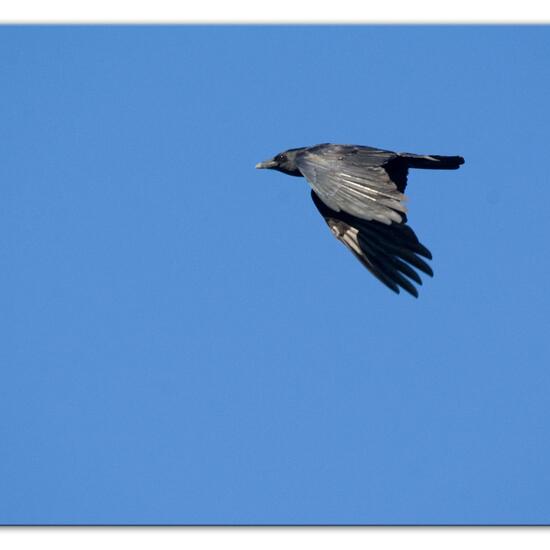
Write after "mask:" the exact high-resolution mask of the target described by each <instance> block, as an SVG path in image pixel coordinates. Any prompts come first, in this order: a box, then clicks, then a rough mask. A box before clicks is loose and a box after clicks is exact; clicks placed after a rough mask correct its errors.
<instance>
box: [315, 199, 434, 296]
mask: <svg viewBox="0 0 550 550" xmlns="http://www.w3.org/2000/svg"><path fill="white" fill-rule="evenodd" d="M311 198H312V199H313V202H314V203H315V206H316V207H317V209H318V210H319V212H320V213H321V215H322V216H323V218H324V219H325V221H326V223H327V225H328V226H329V228H330V230H331V231H332V233H333V234H334V236H335V237H336V238H337V239H338V240H340V241H341V242H342V243H344V244H345V245H346V246H347V247H348V248H349V249H350V250H351V251H352V252H353V254H354V255H355V256H356V258H357V259H358V260H359V261H360V262H361V263H362V264H363V265H364V266H365V267H366V268H367V269H368V270H369V271H370V272H371V273H372V274H373V275H374V276H375V277H376V278H377V279H379V280H380V281H381V282H382V283H384V284H385V285H386V286H388V287H389V288H390V289H391V290H393V291H394V292H396V293H399V289H400V288H402V289H404V290H406V291H407V292H409V293H410V294H412V295H413V296H415V297H418V291H417V290H416V288H415V286H414V285H413V284H412V283H411V281H410V280H412V281H414V282H416V283H417V284H419V285H421V284H422V280H421V279H420V276H419V275H418V273H417V272H416V271H415V269H417V270H419V271H422V272H424V273H426V274H427V275H429V276H430V277H431V276H433V271H432V270H431V268H430V266H429V265H428V264H427V263H426V262H425V261H424V260H423V259H422V258H421V256H423V257H424V258H427V259H431V258H432V255H431V253H430V251H429V250H428V249H427V248H426V247H424V246H423V245H422V244H421V243H420V241H419V240H418V238H417V236H416V235H415V233H414V231H413V230H412V229H411V228H410V227H409V226H408V225H406V223H391V224H389V225H388V224H382V223H378V222H377V221H374V220H365V219H361V218H358V217H356V216H352V215H350V214H347V213H346V212H343V211H339V212H338V211H336V210H334V209H332V208H330V207H329V206H327V205H326V204H325V203H324V201H323V200H321V199H320V198H319V196H318V195H317V194H316V193H315V191H312V192H311ZM409 279H410V280H409Z"/></svg>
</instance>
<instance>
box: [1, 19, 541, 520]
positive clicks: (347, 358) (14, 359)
mask: <svg viewBox="0 0 550 550" xmlns="http://www.w3.org/2000/svg"><path fill="white" fill-rule="evenodd" d="M549 57H550V29H549V28H548V27H500V28H498V27H492V28H491V27H483V26H479V27H462V28H461V27H453V26H448V27H385V26H380V27H361V26H356V27H302V26H295V27H231V26H227V27H128V28H124V27H110V28H106V27H49V28H45V27H42V28H41V27H28V28H23V27H2V28H0V78H1V81H2V102H1V103H0V120H2V131H1V132H0V141H1V143H0V151H1V153H0V159H1V161H0V177H1V181H2V184H1V185H0V251H1V255H2V266H3V267H2V269H1V270H0V289H1V290H0V304H1V307H2V310H3V311H4V315H2V316H1V317H0V319H1V321H0V322H1V324H2V326H1V327H0V328H1V331H2V334H3V345H2V346H0V361H1V364H2V369H1V373H2V383H1V387H2V390H1V394H2V397H1V399H0V436H1V441H2V452H1V453H0V486H1V487H2V489H1V491H0V522H2V523H69V524H70V523H128V524H134V523H135V524H140V523H168V524H170V523H198V524H202V523H207V524H209V523H247V524H254V523H262V524H274V523H285V524H289V523H290V524H292V523H312V524H323V523H335V524H340V523H346V524H349V523H367V524H369V523H375V524H380V523H383V524H395V523H399V524H403V523H405V524H416V523H430V524H438V523H445V524H449V523H450V524H453V523H497V524H505V523H548V522H550V502H549V499H548V495H549V494H550V474H549V473H548V463H549V461H550V437H549V435H550V434H549V419H550V399H549V398H548V396H549V395H550V338H549V335H550V321H549V315H548V313H549V309H550V293H549V292H548V290H547V285H548V281H549V279H550V257H549V254H548V235H549V234H550V221H549V219H550V218H549V216H548V214H547V212H546V207H547V205H548V204H549V203H550V184H549V182H548V166H547V164H548V162H547V161H548V156H549V149H548V144H549V142H550V135H549V128H550V110H549V108H548V97H550V65H549V64H548V62H547V60H548V59H549ZM322 142H333V143H357V144H364V145H371V146H377V147H382V148H387V149H393V150H399V151H410V152H415V153H428V154H450V155H453V154H460V155H462V156H464V157H465V159H466V164H465V165H464V166H463V167H462V168H461V169H460V170H459V171H456V172H425V171H413V172H412V173H411V175H410V177H409V187H408V190H407V192H408V195H409V209H410V210H409V221H410V223H411V225H412V227H413V228H414V229H415V231H416V232H417V234H418V235H419V237H420V239H421V240H422V242H424V243H425V244H426V246H428V248H430V250H431V251H432V253H433V256H434V261H433V262H432V266H433V269H434V271H435V277H434V279H433V280H432V279H429V278H427V280H426V281H425V284H424V286H423V287H422V288H421V289H420V298H419V299H418V300H415V299H414V298H411V297H409V296H408V295H406V294H401V295H400V296H396V295H394V294H393V293H392V292H390V291H389V290H387V289H386V288H385V287H383V286H382V285H381V284H380V283H378V282H377V281H376V280H375V279H374V278H373V277H372V276H371V275H370V274H369V273H368V272H367V271H366V270H365V269H364V268H363V267H362V266H361V265H360V264H359V263H358V262H357V261H356V260H355V259H354V258H353V257H352V255H351V254H350V253H349V252H348V251H347V250H346V249H345V248H344V247H343V246H342V245H341V244H340V243H338V242H337V241H336V240H335V239H334V238H333V237H332V235H331V234H330V232H329V230H328V228H327V227H326V226H325V224H324V221H323V220H322V219H321V217H320V216H319V214H318V213H317V211H316V209H315V207H314V205H313V204H312V203H311V200H310V197H309V188H308V186H307V184H306V182H305V180H301V179H298V178H289V177H287V176H284V175H283V174H280V173H276V172H263V171H262V172H260V171H257V170H255V169H254V165H255V163H256V162H258V161H259V160H263V159H265V158H267V157H269V156H271V155H273V154H275V153H277V152H279V151H281V150H284V149H287V148H290V147H298V146H303V145H313V144H316V143H322Z"/></svg>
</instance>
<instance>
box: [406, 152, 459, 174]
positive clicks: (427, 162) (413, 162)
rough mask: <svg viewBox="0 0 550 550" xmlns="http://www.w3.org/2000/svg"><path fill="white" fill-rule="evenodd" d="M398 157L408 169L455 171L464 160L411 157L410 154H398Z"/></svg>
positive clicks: (435, 156)
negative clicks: (404, 161) (403, 160)
mask: <svg viewBox="0 0 550 550" xmlns="http://www.w3.org/2000/svg"><path fill="white" fill-rule="evenodd" d="M399 156H400V157H401V158H402V159H405V160H406V161H407V166H408V167H409V168H425V169H428V170H456V169H457V168H458V167H459V166H460V165H461V164H464V158H463V157H459V156H454V157H445V156H441V155H413V154H412V153H400V154H399Z"/></svg>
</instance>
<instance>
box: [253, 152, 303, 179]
mask: <svg viewBox="0 0 550 550" xmlns="http://www.w3.org/2000/svg"><path fill="white" fill-rule="evenodd" d="M304 149H305V147H300V148H299V149H289V150H288V151H285V152H284V153H279V154H278V155H275V156H274V157H273V158H272V159H269V160H264V161H263V162H259V163H258V164H256V168H269V169H271V170H279V172H284V173H285V174H288V175H289V176H302V173H301V172H300V170H298V166H297V165H296V156H297V155H298V154H299V153H301V152H302V151H303V150H304Z"/></svg>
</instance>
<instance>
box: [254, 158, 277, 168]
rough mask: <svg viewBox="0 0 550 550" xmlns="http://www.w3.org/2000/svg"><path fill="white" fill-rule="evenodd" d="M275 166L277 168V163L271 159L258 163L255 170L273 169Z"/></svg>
mask: <svg viewBox="0 0 550 550" xmlns="http://www.w3.org/2000/svg"><path fill="white" fill-rule="evenodd" d="M275 166H277V162H276V161H274V160H273V159H270V160H264V161H263V162H258V164H256V168H275Z"/></svg>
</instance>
